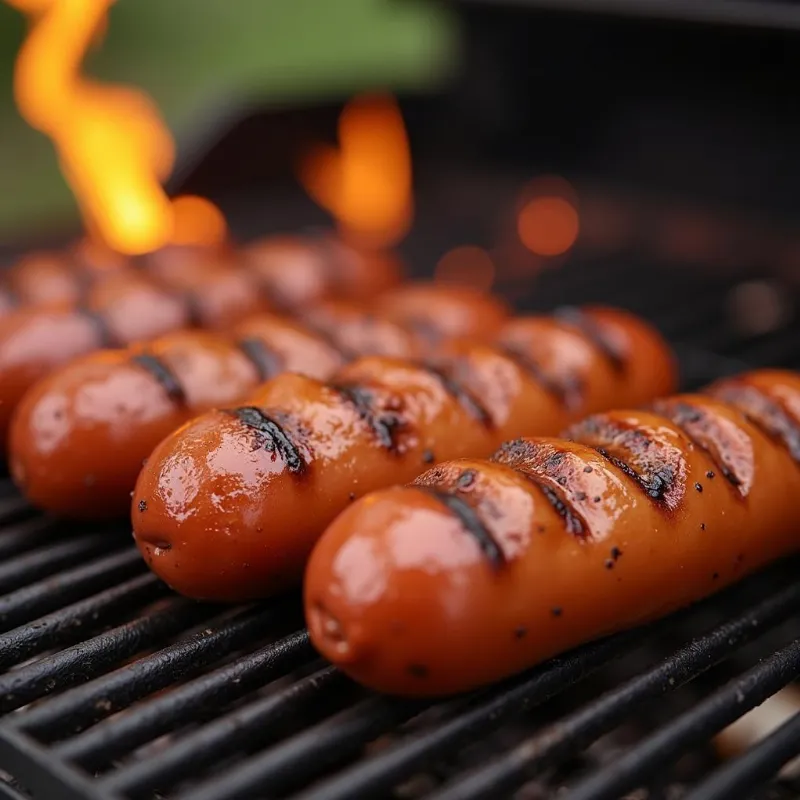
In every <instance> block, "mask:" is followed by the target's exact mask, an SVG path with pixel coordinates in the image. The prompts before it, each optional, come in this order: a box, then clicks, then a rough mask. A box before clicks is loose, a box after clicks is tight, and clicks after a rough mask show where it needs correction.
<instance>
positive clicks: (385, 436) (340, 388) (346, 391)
mask: <svg viewBox="0 0 800 800" xmlns="http://www.w3.org/2000/svg"><path fill="white" fill-rule="evenodd" d="M331 388H332V389H333V390H334V391H335V392H336V393H337V394H338V395H339V396H340V397H341V398H342V399H343V400H344V401H345V402H346V403H347V404H348V405H350V406H352V407H353V408H354V409H355V411H356V413H357V414H358V416H359V417H360V418H361V419H362V420H363V421H364V422H365V423H366V424H367V426H368V427H369V429H370V430H371V431H372V433H373V434H374V435H375V438H376V439H377V440H378V443H379V444H380V446H381V447H384V448H386V449H387V450H390V451H392V452H399V450H400V446H399V441H398V435H399V433H400V430H401V429H402V427H403V425H404V422H403V419H402V417H401V416H400V415H399V413H397V412H396V411H383V410H381V409H379V408H377V407H376V403H375V395H374V394H373V392H372V391H370V389H368V388H367V387H366V386H358V385H351V384H331Z"/></svg>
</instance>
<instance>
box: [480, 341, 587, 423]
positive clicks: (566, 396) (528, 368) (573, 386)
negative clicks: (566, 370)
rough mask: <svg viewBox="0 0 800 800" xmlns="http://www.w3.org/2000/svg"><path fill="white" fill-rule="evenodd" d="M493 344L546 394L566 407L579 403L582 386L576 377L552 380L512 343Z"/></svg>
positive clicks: (572, 406)
mask: <svg viewBox="0 0 800 800" xmlns="http://www.w3.org/2000/svg"><path fill="white" fill-rule="evenodd" d="M495 346H496V347H497V349H498V350H500V351H501V352H502V353H503V355H504V356H506V357H507V358H508V359H510V360H511V361H513V362H514V364H516V366H517V367H519V369H520V370H521V371H522V372H524V373H525V374H527V375H528V376H529V377H531V378H532V379H533V380H534V382H535V383H538V384H539V385H540V386H541V387H542V388H543V389H544V390H545V391H546V392H548V394H551V395H552V396H553V397H555V399H556V400H557V401H558V402H559V403H561V404H562V405H564V406H566V407H567V408H574V407H575V406H577V405H578V404H579V403H580V399H581V392H582V388H583V387H582V386H581V384H580V382H579V381H578V380H577V379H575V380H571V381H565V382H563V383H559V382H557V381H554V380H552V379H551V378H550V377H549V376H548V375H546V374H545V372H544V370H543V369H542V368H541V366H539V364H537V363H536V361H534V360H533V359H532V358H530V356H528V354H527V353H524V352H523V351H522V350H520V349H519V348H517V347H515V346H514V345H512V344H498V345H495Z"/></svg>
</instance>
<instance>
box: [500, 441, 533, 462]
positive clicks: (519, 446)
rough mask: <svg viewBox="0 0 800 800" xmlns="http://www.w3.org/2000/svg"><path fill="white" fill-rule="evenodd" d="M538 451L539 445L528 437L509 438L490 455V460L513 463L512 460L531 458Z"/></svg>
mask: <svg viewBox="0 0 800 800" xmlns="http://www.w3.org/2000/svg"><path fill="white" fill-rule="evenodd" d="M538 453H539V447H538V445H537V444H536V442H532V441H530V440H528V439H511V440H510V441H508V442H504V443H503V444H502V445H501V446H500V449H499V450H498V451H497V452H496V453H495V454H494V455H493V456H492V461H500V462H501V463H504V464H508V463H511V464H513V463H514V462H518V461H527V460H528V459H533V458H535V457H536V456H537V455H538Z"/></svg>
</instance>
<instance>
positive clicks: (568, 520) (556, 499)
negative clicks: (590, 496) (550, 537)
mask: <svg viewBox="0 0 800 800" xmlns="http://www.w3.org/2000/svg"><path fill="white" fill-rule="evenodd" d="M514 469H515V470H516V471H517V472H519V473H520V475H522V476H523V477H524V478H526V479H527V480H528V481H530V483H532V484H533V485H534V486H535V487H536V488H537V489H538V490H539V491H540V492H541V494H542V495H543V496H544V499H545V500H547V502H548V503H549V504H550V506H552V508H553V510H554V511H555V512H556V514H558V516H559V517H561V519H562V520H563V522H564V528H565V529H566V531H567V533H570V534H572V535H573V536H577V537H578V538H580V539H585V538H587V537H588V535H589V530H588V526H587V525H586V522H585V521H584V519H583V517H581V515H580V514H579V513H578V512H577V511H576V510H575V509H574V508H573V507H572V505H571V503H570V502H569V500H567V498H566V497H563V496H562V495H561V493H560V491H556V489H555V488H554V487H552V486H550V485H549V484H548V483H547V482H546V481H545V480H543V479H542V478H540V477H539V476H538V475H534V474H533V473H532V472H529V471H528V470H526V469H523V468H522V467H519V466H517V467H514Z"/></svg>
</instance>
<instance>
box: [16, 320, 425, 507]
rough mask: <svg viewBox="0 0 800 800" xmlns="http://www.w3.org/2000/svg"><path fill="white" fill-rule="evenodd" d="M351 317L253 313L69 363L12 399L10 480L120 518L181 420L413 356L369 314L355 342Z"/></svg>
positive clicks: (43, 497) (47, 499) (46, 502)
mask: <svg viewBox="0 0 800 800" xmlns="http://www.w3.org/2000/svg"><path fill="white" fill-rule="evenodd" d="M353 313H354V312H352V310H351V309H349V308H348V309H345V311H344V313H343V323H344V324H342V325H339V326H336V325H334V324H333V321H334V320H335V319H336V316H337V315H336V313H335V309H333V308H331V309H329V310H328V315H327V316H328V319H329V321H331V330H330V332H329V335H323V334H320V333H318V332H316V331H315V330H314V329H313V328H309V327H308V326H305V325H303V324H301V323H300V322H298V321H296V320H291V319H287V318H283V317H279V316H276V315H268V314H262V315H259V316H256V317H251V318H250V319H249V320H246V321H245V322H243V323H242V324H241V325H239V326H238V327H237V328H236V329H235V330H234V331H233V332H232V334H231V335H230V336H229V337H226V336H220V335H213V334H211V333H208V332H199V331H181V332H177V333H172V334H169V335H167V336H165V337H162V338H161V339H157V340H155V341H154V342H152V343H150V344H149V345H146V346H142V345H136V346H133V347H131V348H128V349H127V350H122V351H111V352H109V351H101V352H99V353H95V354H93V355H90V356H87V357H86V358H83V359H80V360H78V361H75V362H73V363H71V364H68V365H66V366H64V367H62V368H61V369H59V370H56V371H55V372H53V373H52V374H50V375H48V376H47V377H45V378H44V379H42V380H41V381H39V382H38V383H37V384H36V385H35V386H34V387H33V388H32V389H31V390H30V391H29V392H28V393H27V394H26V395H25V396H24V398H23V399H22V401H21V402H20V404H19V407H18V408H17V410H16V412H15V415H14V419H13V422H12V426H11V438H10V448H9V461H10V466H11V473H12V476H13V478H14V480H15V481H16V483H17V485H18V486H19V488H20V489H21V490H22V492H23V493H24V494H25V495H26V497H27V498H28V499H29V500H30V501H31V502H32V503H33V504H34V505H37V506H39V507H40V508H43V509H45V510H47V511H50V512H52V513H55V514H58V515H62V516H70V517H105V516H113V515H118V516H122V515H124V514H125V512H126V511H127V510H128V508H129V506H130V492H131V489H133V486H134V484H135V482H136V476H137V474H138V472H139V470H140V469H141V465H142V461H143V459H144V458H145V457H146V456H148V455H149V454H150V451H151V450H152V449H153V447H155V445H156V444H158V442H159V441H160V440H161V439H163V438H164V437H165V436H167V435H168V434H169V433H171V432H172V431H173V430H175V428H177V427H178V426H179V425H181V424H182V423H183V422H185V421H186V420H187V419H189V418H190V417H193V416H195V415H197V414H199V413H201V412H203V411H205V410H206V409H209V408H212V407H215V406H219V405H227V404H230V403H234V402H235V401H237V400H239V399H240V398H241V397H242V396H244V395H245V394H246V393H247V392H250V391H252V390H253V389H254V388H255V387H256V385H257V384H258V383H260V382H262V381H265V380H267V379H268V378H272V377H274V376H275V375H278V374H279V373H281V372H284V371H294V372H299V373H302V374H304V375H307V376H309V377H311V378H317V379H322V378H327V377H329V376H330V375H331V374H332V373H333V372H334V371H335V370H336V369H337V368H339V367H341V366H342V365H343V364H344V363H345V362H346V361H347V360H348V359H349V358H350V357H351V356H352V354H353V353H355V352H358V351H359V350H360V352H364V353H368V352H378V353H382V352H389V353H392V354H395V353H397V352H398V351H399V353H401V354H403V355H408V356H411V355H414V354H415V353H416V342H415V340H414V339H413V338H412V337H410V336H407V335H406V337H405V338H398V337H400V336H401V335H402V334H404V331H402V329H400V328H398V327H397V326H394V325H393V324H392V323H386V324H383V323H381V321H379V320H374V319H373V318H372V317H368V318H367V319H365V321H364V324H363V325H362V326H360V327H359V328H358V333H359V334H360V338H359V339H358V340H356V339H355V338H354V337H353V336H352V335H351V332H349V326H355V324H356V320H355V318H354V316H353ZM395 328H396V330H395ZM370 331H372V333H370ZM343 344H344V345H346V346H347V348H345V347H344V346H342V345H343ZM350 348H356V349H350ZM99 498H102V499H99Z"/></svg>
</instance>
